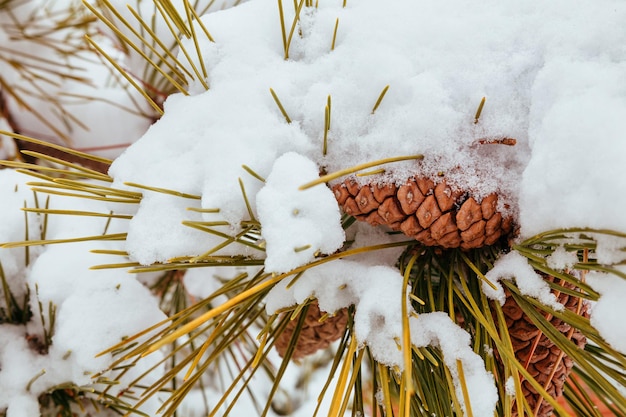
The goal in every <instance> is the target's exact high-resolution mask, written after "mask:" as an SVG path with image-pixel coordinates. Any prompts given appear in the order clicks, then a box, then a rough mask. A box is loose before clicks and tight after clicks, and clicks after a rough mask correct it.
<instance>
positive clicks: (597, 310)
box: [586, 266, 626, 354]
mask: <svg viewBox="0 0 626 417" xmlns="http://www.w3.org/2000/svg"><path fill="white" fill-rule="evenodd" d="M619 270H620V271H621V272H622V273H624V272H626V268H624V267H623V266H622V267H619ZM586 278H587V282H588V283H589V285H591V287H592V288H593V289H594V290H596V291H598V292H599V293H600V299H599V300H598V301H597V302H595V303H594V304H593V305H592V307H591V319H590V320H591V325H592V326H593V327H595V328H596V329H597V330H598V332H600V334H601V335H602V337H603V338H604V339H605V340H606V341H607V342H608V343H609V344H610V345H611V346H612V347H614V348H615V349H617V350H618V351H620V352H621V353H624V354H626V328H625V326H624V322H623V317H624V314H626V306H625V303H624V297H625V296H626V280H624V278H623V277H620V276H615V275H610V274H604V273H598V272H590V273H588V274H587V276H586Z"/></svg>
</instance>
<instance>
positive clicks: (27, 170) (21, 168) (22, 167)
mask: <svg viewBox="0 0 626 417" xmlns="http://www.w3.org/2000/svg"><path fill="white" fill-rule="evenodd" d="M0 165H4V166H6V167H9V168H15V169H16V170H17V172H19V173H21V174H25V175H30V176H34V177H37V178H41V179H44V180H46V181H50V182H52V181H53V180H54V178H55V177H49V176H46V175H43V174H38V173H36V172H34V171H31V170H32V169H34V170H37V171H39V172H50V173H55V174H59V175H65V176H66V177H69V176H74V177H79V178H83V179H84V178H89V179H92V180H98V181H104V182H113V180H112V179H111V178H110V177H103V176H102V175H101V174H100V175H92V174H88V173H86V172H73V171H68V170H67V169H63V168H51V167H45V166H42V165H36V164H28V163H25V162H19V161H0Z"/></svg>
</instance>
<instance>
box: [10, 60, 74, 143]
mask: <svg viewBox="0 0 626 417" xmlns="http://www.w3.org/2000/svg"><path fill="white" fill-rule="evenodd" d="M22 68H23V67H22ZM0 90H2V91H3V92H6V93H7V96H10V97H13V99H14V100H15V101H16V102H17V103H18V104H19V105H20V107H21V108H23V109H26V111H28V112H29V113H31V114H32V115H34V116H35V117H36V118H37V120H39V121H40V122H41V123H43V124H44V125H46V127H48V128H49V129H50V130H52V131H53V132H54V133H55V134H56V135H57V136H58V137H59V138H61V139H63V141H65V142H70V138H69V137H68V136H67V135H66V134H64V133H63V132H62V131H60V130H59V128H58V127H56V126H55V125H54V124H53V123H51V122H50V121H49V117H46V116H44V115H43V114H42V113H40V112H39V111H38V110H37V109H35V108H33V107H31V106H30V105H28V103H27V102H25V101H24V100H22V99H21V98H20V94H19V93H18V92H17V91H15V89H14V88H13V87H12V86H11V85H9V84H8V83H6V82H5V81H4V79H3V78H2V77H0ZM57 106H58V105H57ZM61 111H62V109H61Z"/></svg>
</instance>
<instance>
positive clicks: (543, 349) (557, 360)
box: [502, 277, 588, 417]
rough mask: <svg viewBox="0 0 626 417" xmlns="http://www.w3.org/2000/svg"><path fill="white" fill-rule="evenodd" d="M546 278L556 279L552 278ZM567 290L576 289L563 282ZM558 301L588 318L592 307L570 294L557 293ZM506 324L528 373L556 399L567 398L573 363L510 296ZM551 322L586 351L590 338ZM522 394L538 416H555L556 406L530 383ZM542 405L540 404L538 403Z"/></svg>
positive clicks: (514, 412) (557, 321) (514, 414)
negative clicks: (568, 381)
mask: <svg viewBox="0 0 626 417" xmlns="http://www.w3.org/2000/svg"><path fill="white" fill-rule="evenodd" d="M546 279H549V280H554V278H552V277H547V278H546ZM561 285H563V286H564V287H567V288H574V287H573V286H572V285H571V284H567V283H565V282H561ZM556 295H557V299H558V301H559V302H560V303H562V304H563V305H564V306H565V307H566V308H567V309H568V310H571V311H574V312H578V314H580V315H583V316H588V306H587V304H586V303H585V301H584V300H583V299H582V298H579V297H575V296H569V295H568V294H563V293H560V294H556ZM502 310H503V312H504V316H505V318H506V323H507V327H508V331H509V335H510V336H511V342H512V344H513V348H514V350H515V357H516V358H517V360H518V361H519V362H520V363H521V364H522V365H525V367H526V369H527V370H528V372H529V373H530V374H531V375H532V376H533V378H535V380H537V382H539V383H540V384H541V385H542V386H543V387H544V388H545V389H546V391H547V392H548V393H549V394H550V395H551V396H552V397H554V398H558V397H561V396H562V395H563V385H564V384H565V380H566V379H567V377H568V376H569V374H570V372H571V370H572V367H573V365H574V363H573V361H572V360H571V359H570V358H569V357H567V356H565V355H564V354H563V352H562V351H561V350H560V349H559V348H558V347H557V346H556V345H555V344H554V343H552V342H551V341H550V339H548V337H547V336H546V335H545V334H543V333H542V332H541V331H540V330H539V329H538V328H537V327H536V326H535V325H534V324H533V323H532V320H531V319H530V318H529V317H528V316H527V315H526V314H524V312H523V311H522V309H521V308H520V307H519V305H518V304H517V303H516V302H515V300H514V299H513V297H512V296H511V294H510V293H508V292H507V298H506V301H505V303H504V306H503V307H502ZM550 323H551V324H552V325H553V326H554V327H555V328H556V329H558V330H559V331H560V332H561V333H563V334H564V335H565V336H567V337H570V339H571V340H572V341H573V342H574V343H575V344H576V345H577V346H578V347H579V348H581V349H582V348H584V346H585V344H586V342H587V341H586V338H585V336H583V335H582V334H581V333H580V332H579V331H578V330H576V329H572V327H571V326H569V325H568V324H566V323H564V322H563V321H562V320H560V319H558V318H557V317H552V318H551V319H550ZM522 392H523V393H524V397H525V398H526V401H527V402H528V405H529V406H530V408H531V410H533V411H534V412H535V414H533V415H534V416H535V417H548V416H550V415H551V414H552V406H551V405H550V404H549V403H548V402H547V401H545V400H543V397H542V396H541V394H539V393H538V392H537V390H535V388H533V386H532V385H531V384H530V383H529V382H528V381H526V380H524V381H522ZM540 401H541V404H539V405H538V402H540ZM511 416H512V417H517V416H518V414H517V406H516V405H515V406H514V407H513V410H512V414H511Z"/></svg>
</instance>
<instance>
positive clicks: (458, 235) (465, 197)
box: [333, 177, 513, 249]
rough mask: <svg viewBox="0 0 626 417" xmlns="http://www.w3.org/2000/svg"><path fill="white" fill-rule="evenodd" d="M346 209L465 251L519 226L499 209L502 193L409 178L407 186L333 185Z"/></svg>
mask: <svg viewBox="0 0 626 417" xmlns="http://www.w3.org/2000/svg"><path fill="white" fill-rule="evenodd" d="M333 191H334V193H335V197H336V199H337V201H338V202H339V204H340V205H341V207H342V208H343V210H344V212H345V213H347V214H350V215H352V216H354V217H356V218H357V219H359V220H364V221H366V222H368V223H370V224H371V225H373V226H378V225H386V226H389V227H390V228H391V229H393V230H400V231H402V232H403V233H404V234H405V235H407V236H409V237H412V238H414V239H416V240H417V241H419V242H421V243H422V244H424V245H427V246H440V247H444V248H457V247H461V248H463V249H472V248H479V247H482V246H486V245H492V244H494V243H495V242H496V241H498V239H499V238H500V237H501V236H505V235H507V234H508V233H510V232H511V230H512V229H513V225H512V219H511V217H508V216H507V217H503V215H502V213H500V212H498V210H497V207H498V195H497V194H495V193H493V194H489V195H488V196H486V197H484V198H483V199H479V198H476V197H475V196H472V195H471V193H470V192H465V191H461V190H457V189H454V188H453V187H451V186H449V185H448V184H447V183H446V181H445V180H443V181H441V182H440V183H438V184H437V185H435V183H434V181H433V180H431V179H428V178H418V177H412V178H409V179H408V180H407V181H406V182H405V183H404V184H403V185H401V186H399V187H398V186H396V185H395V184H382V185H376V184H366V185H360V184H358V183H357V182H356V181H355V180H354V179H353V178H348V179H346V180H345V181H344V182H342V183H340V184H337V185H335V186H334V187H333Z"/></svg>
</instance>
